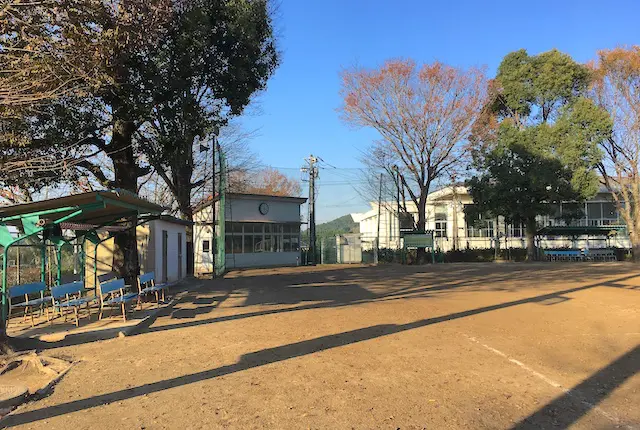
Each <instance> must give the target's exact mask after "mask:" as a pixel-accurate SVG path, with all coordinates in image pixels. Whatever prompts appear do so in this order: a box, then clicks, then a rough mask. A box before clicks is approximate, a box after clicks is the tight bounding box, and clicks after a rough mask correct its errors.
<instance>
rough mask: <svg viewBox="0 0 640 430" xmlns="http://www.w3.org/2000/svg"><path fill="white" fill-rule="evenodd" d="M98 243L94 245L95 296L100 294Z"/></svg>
mask: <svg viewBox="0 0 640 430" xmlns="http://www.w3.org/2000/svg"><path fill="white" fill-rule="evenodd" d="M99 244H100V242H98V243H94V244H93V294H97V293H98V245H99Z"/></svg>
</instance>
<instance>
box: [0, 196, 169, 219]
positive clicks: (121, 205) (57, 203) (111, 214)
mask: <svg viewBox="0 0 640 430" xmlns="http://www.w3.org/2000/svg"><path fill="white" fill-rule="evenodd" d="M94 203H95V204H99V203H102V207H95V208H93V209H92V210H86V211H85V212H83V213H82V214H79V215H77V216H75V217H73V218H72V219H70V220H69V222H75V223H84V224H95V225H99V224H101V223H104V222H108V221H111V220H115V219H118V218H120V217H126V216H131V215H133V214H140V215H142V214H156V215H159V214H160V213H161V212H162V211H163V207H162V206H159V205H157V204H155V203H151V202H149V201H147V200H144V199H142V198H140V197H138V196H136V195H135V194H133V193H131V192H128V191H125V190H119V189H113V190H104V191H91V192H88V193H82V194H73V195H69V196H65V197H58V198H55V199H48V200H40V201H37V202H31V203H23V204H18V205H12V206H5V207H0V220H2V219H4V218H8V217H14V216H20V215H28V214H35V213H39V214H41V218H48V219H51V220H52V221H55V220H58V219H60V218H62V217H64V216H66V215H69V214H71V213H72V212H74V211H76V210H77V209H79V208H81V207H87V206H88V205H91V204H94ZM65 208H67V209H66V210H63V211H60V212H55V213H47V212H49V211H55V210H58V209H65Z"/></svg>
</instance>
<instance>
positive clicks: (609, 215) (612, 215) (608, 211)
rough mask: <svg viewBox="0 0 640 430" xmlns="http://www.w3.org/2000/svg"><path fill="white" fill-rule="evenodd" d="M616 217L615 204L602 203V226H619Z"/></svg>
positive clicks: (617, 217)
mask: <svg viewBox="0 0 640 430" xmlns="http://www.w3.org/2000/svg"><path fill="white" fill-rule="evenodd" d="M619 218H620V217H619V216H618V209H617V208H616V204H615V203H613V202H605V203H602V224H603V225H611V224H620V223H621V222H620V220H619Z"/></svg>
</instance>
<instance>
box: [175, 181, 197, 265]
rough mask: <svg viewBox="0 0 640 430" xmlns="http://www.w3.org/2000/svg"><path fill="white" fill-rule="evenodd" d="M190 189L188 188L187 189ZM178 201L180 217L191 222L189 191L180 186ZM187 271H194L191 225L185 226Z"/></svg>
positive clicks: (191, 212) (191, 211)
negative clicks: (184, 190)
mask: <svg viewBox="0 0 640 430" xmlns="http://www.w3.org/2000/svg"><path fill="white" fill-rule="evenodd" d="M190 190H191V189H190V188H189V191H190ZM176 199H177V201H178V208H179V209H180V217H181V218H182V219H183V220H186V221H191V222H193V208H192V207H191V192H189V193H186V192H183V191H182V189H181V188H178V195H177V196H176ZM186 239H187V273H188V274H189V275H193V273H194V271H195V267H194V264H195V262H194V254H195V250H194V241H193V226H192V225H191V226H188V227H187V237H186Z"/></svg>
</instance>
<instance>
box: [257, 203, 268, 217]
mask: <svg viewBox="0 0 640 430" xmlns="http://www.w3.org/2000/svg"><path fill="white" fill-rule="evenodd" d="M258 210H259V211H260V213H261V214H262V215H266V214H268V213H269V205H268V204H266V203H260V206H258Z"/></svg>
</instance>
